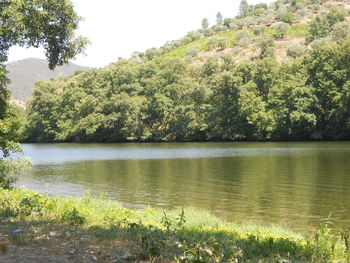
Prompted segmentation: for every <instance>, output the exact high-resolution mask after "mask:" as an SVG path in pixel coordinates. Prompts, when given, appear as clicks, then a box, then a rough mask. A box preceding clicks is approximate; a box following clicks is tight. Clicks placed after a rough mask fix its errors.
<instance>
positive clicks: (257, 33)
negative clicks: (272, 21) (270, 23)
mask: <svg viewBox="0 0 350 263" xmlns="http://www.w3.org/2000/svg"><path fill="white" fill-rule="evenodd" d="M265 32H266V26H257V27H254V28H253V33H254V35H255V36H257V37H262V36H264V34H265Z"/></svg>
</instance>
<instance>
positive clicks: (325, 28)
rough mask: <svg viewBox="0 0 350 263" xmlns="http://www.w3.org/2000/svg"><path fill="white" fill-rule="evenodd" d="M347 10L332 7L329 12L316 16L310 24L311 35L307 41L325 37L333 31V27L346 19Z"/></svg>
mask: <svg viewBox="0 0 350 263" xmlns="http://www.w3.org/2000/svg"><path fill="white" fill-rule="evenodd" d="M345 16H346V12H345V11H344V10H342V9H337V8H332V9H331V10H330V11H329V12H328V13H322V14H320V15H318V16H316V17H315V18H314V19H313V20H312V21H311V24H310V30H309V32H310V36H309V37H308V38H307V39H306V42H307V43H311V42H312V41H314V40H317V39H320V38H324V37H326V36H328V34H329V33H330V32H331V30H332V27H333V26H334V25H335V24H337V23H340V22H343V21H344V20H345Z"/></svg>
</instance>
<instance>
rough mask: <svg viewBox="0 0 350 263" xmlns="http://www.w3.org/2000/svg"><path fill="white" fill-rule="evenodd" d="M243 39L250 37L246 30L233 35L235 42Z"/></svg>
mask: <svg viewBox="0 0 350 263" xmlns="http://www.w3.org/2000/svg"><path fill="white" fill-rule="evenodd" d="M243 38H251V36H250V34H249V32H248V31H247V30H241V31H238V32H237V33H236V35H235V39H236V40H237V41H240V40H241V39H243Z"/></svg>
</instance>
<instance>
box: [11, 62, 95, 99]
mask: <svg viewBox="0 0 350 263" xmlns="http://www.w3.org/2000/svg"><path fill="white" fill-rule="evenodd" d="M6 69H7V70H8V71H9V73H8V77H9V79H10V80H11V83H10V84H9V85H8V86H7V88H8V89H9V90H10V91H11V93H12V97H13V98H14V99H15V100H17V101H23V102H26V101H27V100H28V99H29V98H30V97H31V96H32V91H33V89H34V87H35V82H36V81H39V80H49V79H51V78H57V77H66V76H70V75H73V74H74V72H75V71H77V70H87V69H89V68H88V67H83V66H78V65H76V64H74V63H69V64H66V65H63V66H60V67H57V68H56V69H55V70H50V69H49V67H48V63H47V61H46V60H43V59H38V58H28V59H24V60H19V61H16V62H11V63H9V64H8V65H7V66H6Z"/></svg>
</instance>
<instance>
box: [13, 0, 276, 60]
mask: <svg viewBox="0 0 350 263" xmlns="http://www.w3.org/2000/svg"><path fill="white" fill-rule="evenodd" d="M239 2H240V0H215V1H214V0H176V1H175V0H147V1H145V0H127V1H121V0H73V3H74V5H75V10H76V12H77V13H78V15H79V16H82V17H84V21H82V22H81V23H80V28H79V30H78V34H80V35H83V36H86V37H87V38H89V40H90V41H91V44H90V45H89V46H88V48H87V50H86V52H85V53H86V56H83V55H80V56H78V57H77V58H76V60H75V61H74V63H77V64H79V65H84V66H91V67H102V66H105V65H108V64H110V63H112V62H115V61H117V60H118V57H123V58H129V56H130V54H131V53H132V52H133V51H145V50H146V49H148V48H151V47H160V46H161V45H163V44H164V43H165V42H166V41H171V40H175V39H179V38H181V37H183V36H184V35H185V34H186V33H187V32H188V31H191V30H194V29H198V28H200V27H201V20H202V18H203V17H207V18H208V19H209V22H210V24H211V25H212V24H214V23H215V16H216V14H217V12H218V11H220V12H221V13H223V15H224V17H234V16H235V15H237V12H238V7H239ZM248 2H249V4H257V3H260V2H265V3H270V2H272V1H271V0H250V1H248ZM28 57H38V58H45V56H44V54H43V51H42V50H41V49H34V48H30V49H24V48H19V47H13V48H12V49H11V50H10V57H9V60H10V61H15V60H19V59H24V58H28Z"/></svg>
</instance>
